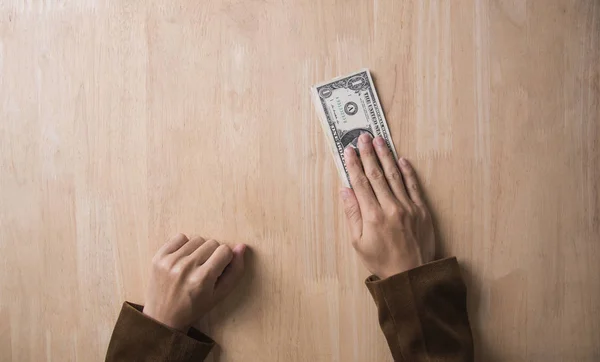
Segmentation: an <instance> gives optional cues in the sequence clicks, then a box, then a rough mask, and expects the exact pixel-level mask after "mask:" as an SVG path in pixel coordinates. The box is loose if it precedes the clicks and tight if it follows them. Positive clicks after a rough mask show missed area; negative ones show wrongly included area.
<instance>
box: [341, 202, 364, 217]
mask: <svg viewBox="0 0 600 362" xmlns="http://www.w3.org/2000/svg"><path fill="white" fill-rule="evenodd" d="M344 211H345V212H346V216H347V217H348V219H350V220H355V219H356V218H357V217H358V216H359V215H360V209H359V208H358V205H356V204H354V205H351V206H348V207H346V209H345V210H344Z"/></svg>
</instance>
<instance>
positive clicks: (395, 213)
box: [389, 205, 406, 218]
mask: <svg viewBox="0 0 600 362" xmlns="http://www.w3.org/2000/svg"><path fill="white" fill-rule="evenodd" d="M404 214H406V210H404V208H403V207H402V206H400V205H394V206H392V207H390V209H389V215H390V216H391V217H392V218H401V217H403V216H404Z"/></svg>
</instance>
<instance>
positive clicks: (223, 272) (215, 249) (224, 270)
mask: <svg viewBox="0 0 600 362" xmlns="http://www.w3.org/2000/svg"><path fill="white" fill-rule="evenodd" d="M245 250H246V245H244V244H240V245H237V246H236V247H234V248H233V249H231V248H230V247H229V246H227V245H223V244H219V243H218V242H217V241H215V240H212V239H210V240H204V239H203V238H201V237H194V238H192V239H188V237H187V236H185V235H183V234H178V235H175V236H174V237H172V238H171V239H170V240H169V241H167V243H166V244H165V245H163V247H161V248H160V250H158V252H157V253H156V255H155V256H154V258H153V259H152V272H151V276H150V283H149V285H148V289H147V291H146V303H145V306H144V310H143V312H144V314H146V315H148V316H149V317H151V318H153V319H155V320H157V321H158V322H161V323H163V324H165V325H167V326H169V327H171V328H174V329H178V330H180V331H182V332H184V333H186V332H187V331H188V329H189V328H190V326H191V325H192V324H193V323H195V322H196V321H198V320H199V319H200V318H202V317H203V316H204V315H205V314H206V313H208V312H209V311H210V310H211V309H212V308H213V307H214V306H215V305H216V304H217V303H219V302H220V301H221V300H223V298H225V297H226V296H227V294H229V293H230V292H231V290H232V289H233V288H234V287H235V286H236V284H237V283H238V282H239V280H240V279H241V277H242V275H243V273H244V252H245Z"/></svg>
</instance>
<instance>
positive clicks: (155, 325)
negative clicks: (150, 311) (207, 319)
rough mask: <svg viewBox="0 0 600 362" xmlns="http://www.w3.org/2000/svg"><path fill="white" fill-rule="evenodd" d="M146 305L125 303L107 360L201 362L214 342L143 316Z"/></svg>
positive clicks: (193, 330)
mask: <svg viewBox="0 0 600 362" xmlns="http://www.w3.org/2000/svg"><path fill="white" fill-rule="evenodd" d="M142 310H143V306H141V305H138V304H134V303H129V302H125V303H123V306H122V308H121V313H120V314H119V319H118V320H117V324H116V325H115V329H114V331H113V335H112V338H111V341H110V344H109V347H108V353H107V361H109V360H110V361H113V360H114V361H138V360H145V359H144V357H145V356H146V357H150V356H151V357H152V358H154V359H152V360H161V358H164V360H165V361H192V360H194V361H198V360H199V361H202V360H204V359H205V358H206V356H207V355H208V353H209V352H210V350H211V349H212V347H213V346H214V345H215V342H214V341H213V340H212V339H211V338H210V337H208V336H206V335H205V334H203V333H201V332H200V331H198V330H196V329H194V328H190V330H189V332H188V333H187V334H185V333H182V332H181V331H178V330H176V329H173V328H170V327H168V326H166V325H164V324H162V323H160V322H158V321H156V320H154V319H152V318H150V317H148V316H147V315H145V314H143V313H142Z"/></svg>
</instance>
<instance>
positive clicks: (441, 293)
mask: <svg viewBox="0 0 600 362" xmlns="http://www.w3.org/2000/svg"><path fill="white" fill-rule="evenodd" d="M365 284H366V286H367V288H368V289H369V292H370V293H371V295H372V296H373V299H374V300H375V304H376V305H377V309H378V315H379V324H380V325H381V328H382V331H383V333H384V334H385V336H386V339H387V340H388V344H389V345H390V349H391V352H392V355H393V356H394V359H395V360H397V361H411V360H413V359H411V357H407V356H414V355H416V354H417V352H418V351H421V352H422V353H424V354H427V353H430V354H431V355H437V353H440V351H443V352H444V353H447V354H454V353H457V352H459V351H460V350H461V348H462V347H464V350H466V351H469V350H472V344H470V343H471V342H470V340H469V338H467V337H470V336H471V331H470V328H469V322H468V317H467V311H466V287H465V285H464V283H463V281H462V276H461V273H460V268H459V266H458V261H457V260H456V258H455V257H452V258H447V259H442V260H438V261H434V262H431V263H427V264H424V265H421V266H419V267H417V268H414V269H410V270H407V271H405V272H403V273H399V274H396V275H393V276H391V277H389V278H386V279H383V280H382V279H379V278H378V277H377V276H374V275H372V276H370V277H369V278H367V280H366V281H365ZM419 360H420V359H419Z"/></svg>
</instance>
